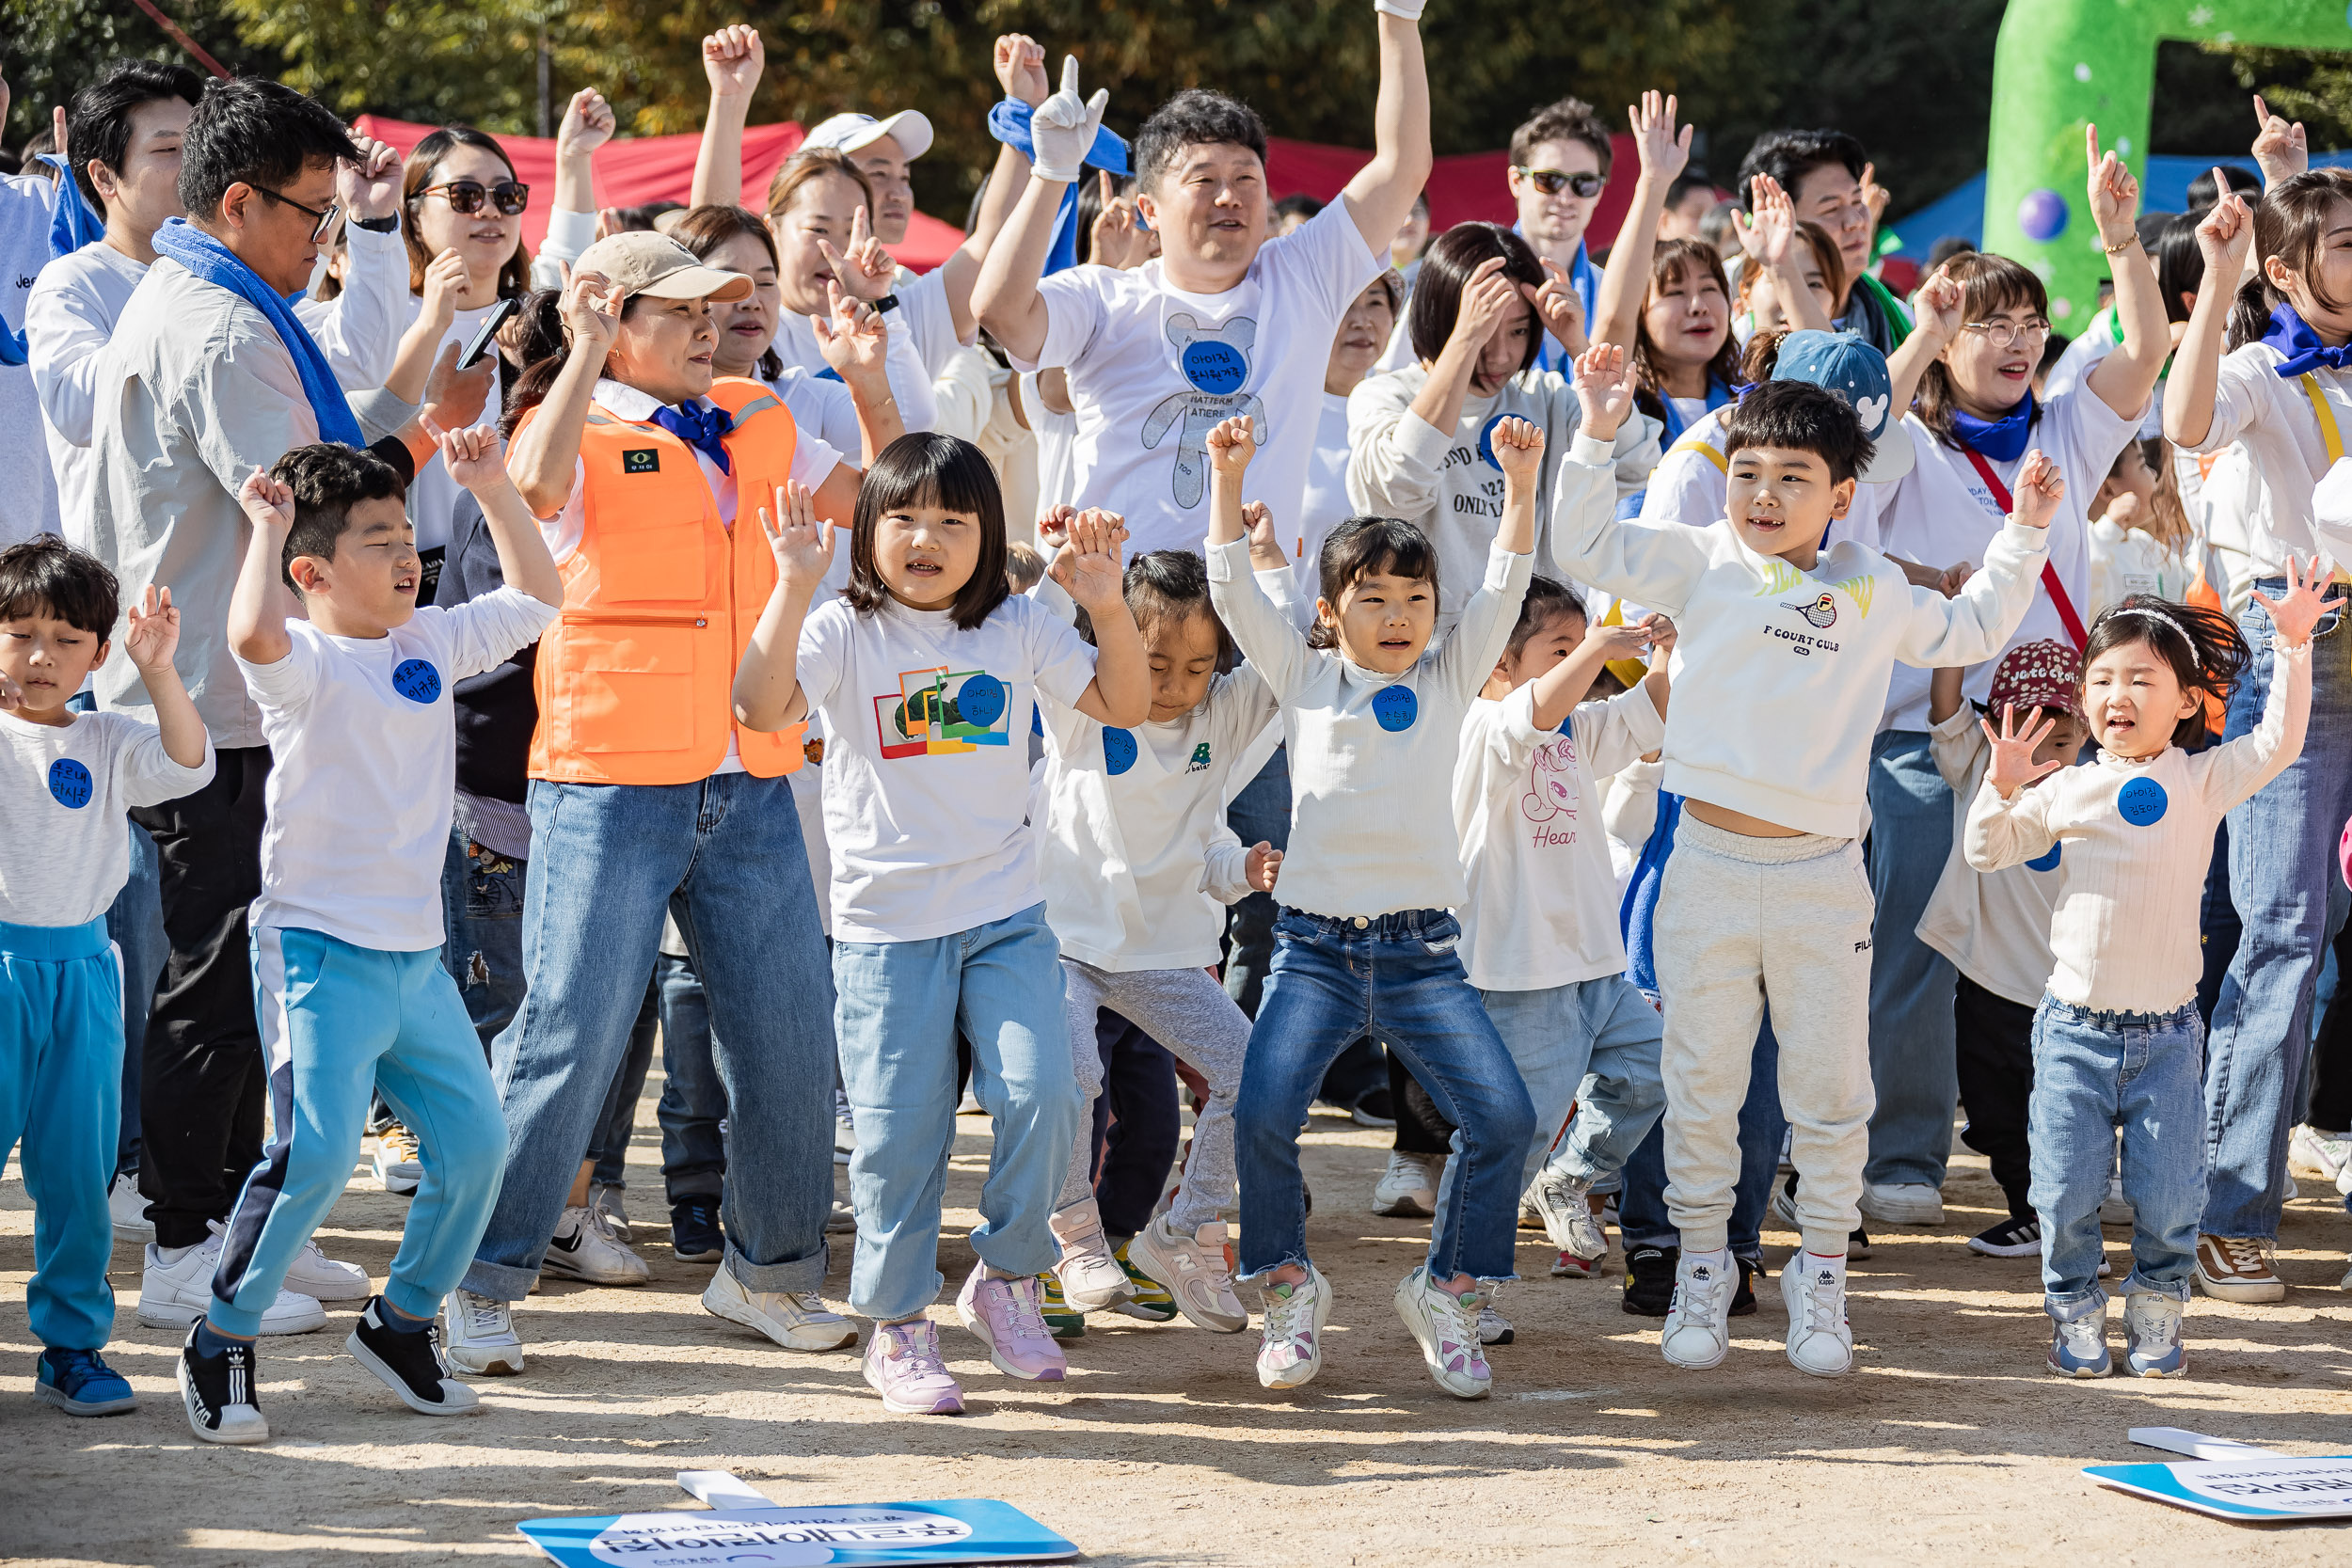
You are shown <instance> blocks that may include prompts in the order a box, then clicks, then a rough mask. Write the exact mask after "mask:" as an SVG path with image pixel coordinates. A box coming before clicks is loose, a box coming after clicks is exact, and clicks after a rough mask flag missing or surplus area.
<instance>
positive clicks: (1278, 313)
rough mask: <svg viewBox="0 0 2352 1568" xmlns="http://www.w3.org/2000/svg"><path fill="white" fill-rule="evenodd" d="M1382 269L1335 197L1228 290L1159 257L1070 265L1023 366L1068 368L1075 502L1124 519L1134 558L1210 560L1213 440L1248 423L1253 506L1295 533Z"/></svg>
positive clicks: (1044, 290) (1049, 285)
mask: <svg viewBox="0 0 2352 1568" xmlns="http://www.w3.org/2000/svg"><path fill="white" fill-rule="evenodd" d="M1381 266H1382V262H1381V261H1379V259H1378V258H1376V257H1375V256H1374V255H1373V253H1372V250H1371V247H1369V246H1368V245H1365V244H1364V237H1363V235H1361V234H1360V233H1359V232H1358V231H1357V229H1356V220H1355V219H1354V218H1352V217H1350V216H1349V215H1348V211H1347V203H1346V202H1344V201H1334V202H1332V203H1331V205H1329V206H1328V207H1326V208H1325V209H1324V210H1323V211H1322V212H1320V213H1318V214H1315V215H1314V216H1313V217H1311V218H1310V219H1308V220H1307V222H1306V223H1304V224H1302V225H1301V226H1300V227H1299V228H1298V229H1296V230H1293V231H1292V232H1291V233H1288V234H1285V235H1283V236H1281V237H1280V238H1279V239H1272V240H1268V241H1267V242H1266V243H1265V244H1264V245H1262V246H1261V247H1260V248H1259V250H1258V254H1257V256H1256V258H1255V259H1254V260H1252V261H1251V262H1250V263H1249V270H1248V273H1247V274H1246V275H1244V277H1243V278H1242V280H1241V282H1239V283H1237V284H1235V285H1234V286H1233V287H1232V288H1231V289H1228V290H1226V291H1225V292H1224V293H1218V294H1193V293H1183V292H1182V291H1180V290H1178V289H1176V288H1174V287H1173V286H1172V285H1170V284H1169V283H1168V280H1167V274H1166V270H1165V268H1166V263H1164V262H1162V261H1147V262H1145V263H1144V264H1143V265H1142V266H1140V267H1138V268H1136V269H1135V270H1133V271H1131V272H1130V271H1120V270H1117V269H1114V268H1110V267H1093V266H1087V267H1072V268H1070V269H1069V270H1068V271H1066V272H1058V273H1056V274H1055V275H1054V276H1053V277H1048V278H1046V279H1045V280H1044V281H1043V282H1042V283H1041V284H1039V285H1038V292H1039V294H1040V296H1041V297H1042V298H1043V300H1044V301H1045V308H1046V314H1047V321H1046V327H1045V345H1044V347H1043V349H1042V350H1041V351H1040V353H1039V355H1038V357H1037V359H1036V361H1035V363H1026V362H1020V361H1016V365H1017V366H1018V368H1019V369H1021V370H1025V371H1026V370H1037V369H1039V368H1041V367H1042V366H1047V365H1060V366H1063V367H1065V368H1067V369H1068V371H1069V372H1070V401H1071V404H1072V406H1073V407H1074V408H1075V409H1076V410H1077V418H1078V435H1077V445H1076V451H1075V454H1074V467H1075V473H1076V497H1075V504H1077V505H1079V506H1101V507H1107V508H1109V509H1110V510H1111V511H1113V512H1116V513H1118V514H1120V515H1121V516H1123V517H1124V518H1125V519H1126V520H1127V531H1128V535H1129V541H1128V549H1129V550H1130V551H1131V552H1133V553H1136V554H1140V553H1142V552H1143V551H1145V550H1168V549H1178V550H1198V549H1200V547H1201V545H1200V541H1201V540H1202V539H1203V538H1204V537H1205V536H1206V535H1207V533H1208V511H1207V507H1206V501H1207V499H1208V494H1209V460H1208V447H1207V444H1206V443H1207V437H1208V434H1209V432H1210V431H1211V430H1213V429H1215V428H1216V425H1217V423H1218V422H1219V421H1220V420H1228V419H1232V418H1233V417H1234V416H1236V415H1240V414H1247V415H1249V416H1250V417H1251V418H1252V419H1253V420H1255V421H1256V429H1257V437H1258V456H1257V458H1256V460H1255V461H1253V462H1252V463H1251V464H1250V465H1249V476H1248V481H1247V482H1246V484H1245V490H1246V499H1250V500H1262V501H1264V502H1265V503H1266V505H1268V506H1269V507H1271V508H1273V510H1274V517H1275V522H1276V525H1277V526H1278V527H1287V526H1289V525H1290V524H1291V523H1292V521H1293V520H1294V519H1295V518H1296V517H1297V516H1298V512H1299V502H1300V500H1301V499H1302V498H1303V497H1304V496H1305V495H1306V491H1307V470H1308V467H1309V465H1310V463H1311V459H1312V457H1313V455H1314V445H1313V439H1312V436H1313V429H1314V425H1315V423H1316V422H1318V421H1319V420H1320V417H1321V412H1320V405H1319V404H1318V403H1317V401H1316V400H1317V399H1318V398H1319V397H1320V396H1321V395H1322V391H1323V377H1324V372H1326V371H1327V369H1328V368H1329V366H1330V362H1331V340H1332V339H1333V338H1334V337H1335V336H1337V335H1338V332H1339V325H1340V318H1341V317H1342V316H1343V315H1345V314H1346V313H1347V308H1348V306H1350V305H1351V304H1353V303H1354V302H1355V299H1356V296H1357V295H1358V294H1359V293H1363V292H1364V289H1365V286H1366V285H1368V284H1370V283H1371V282H1372V280H1373V279H1374V278H1375V277H1379V276H1380V269H1381Z"/></svg>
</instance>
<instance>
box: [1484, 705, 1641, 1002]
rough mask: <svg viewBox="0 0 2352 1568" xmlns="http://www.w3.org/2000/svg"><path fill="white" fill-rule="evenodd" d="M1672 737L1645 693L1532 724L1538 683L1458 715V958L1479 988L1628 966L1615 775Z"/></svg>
mask: <svg viewBox="0 0 2352 1568" xmlns="http://www.w3.org/2000/svg"><path fill="white" fill-rule="evenodd" d="M1665 737H1666V721H1665V720H1664V719H1662V718H1661V717H1660V716H1659V712H1658V708H1657V705H1655V704H1653V703H1652V702H1651V701H1650V695H1649V692H1648V691H1647V690H1646V689H1643V688H1641V687H1636V688H1634V689H1632V690H1630V691H1628V692H1625V693H1623V694H1622V695H1619V696H1616V697H1612V698H1610V699H1609V700H1608V701H1607V702H1600V703H1582V704H1579V705H1578V706H1577V707H1576V709H1575V711H1574V712H1572V713H1570V714H1569V715H1568V720H1567V722H1565V723H1564V724H1562V725H1561V726H1560V727H1559V728H1558V729H1556V730H1545V729H1538V728H1537V727H1536V724H1535V683H1534V681H1529V682H1528V683H1527V684H1525V685H1524V686H1521V687H1519V688H1518V689H1517V690H1515V691H1513V692H1512V693H1511V694H1510V695H1509V696H1507V697H1504V698H1503V699H1502V700H1501V701H1500V702H1493V701H1488V700H1486V699H1485V698H1481V699H1480V700H1478V701H1477V702H1474V703H1472V704H1470V712H1469V713H1468V714H1467V715H1465V716H1464V718H1463V720H1462V756H1461V760H1460V761H1459V762H1457V763H1455V764H1454V831H1455V832H1456V833H1458V834H1459V835H1460V837H1461V841H1462V872H1463V875H1464V876H1465V877H1467V878H1468V879H1469V881H1470V898H1469V901H1468V902H1466V903H1464V904H1463V905H1462V909H1461V915H1462V961H1463V962H1464V964H1465V965H1466V966H1467V967H1468V968H1469V970H1470V984H1471V985H1473V986H1476V987H1478V988H1479V989H1480V990H1550V989H1552V988H1553V987H1555V986H1565V985H1571V984H1574V983H1575V982H1577V981H1580V980H1593V979H1598V978H1599V977H1600V976H1602V975H1604V974H1624V973H1625V942H1624V941H1623V940H1622V939H1621V938H1620V937H1619V936H1618V934H1617V879H1616V873H1615V869H1614V867H1613V865H1612V864H1611V863H1610V858H1609V835H1608V833H1607V832H1605V831H1604V829H1603V826H1602V822H1601V809H1602V805H1603V800H1602V794H1601V791H1600V789H1599V788H1598V786H1597V780H1600V779H1605V778H1607V777H1608V776H1609V775H1610V774H1612V773H1614V772H1616V771H1617V770H1618V769H1619V768H1624V767H1625V766H1627V765H1628V764H1629V763H1632V762H1635V761H1638V760H1639V759H1640V757H1641V755H1642V753H1643V752H1654V751H1656V750H1657V749H1658V748H1659V746H1660V745H1661V744H1662V743H1663V742H1664V740H1665Z"/></svg>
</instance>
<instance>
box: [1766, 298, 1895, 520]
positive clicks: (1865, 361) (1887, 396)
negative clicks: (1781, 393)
mask: <svg viewBox="0 0 2352 1568" xmlns="http://www.w3.org/2000/svg"><path fill="white" fill-rule="evenodd" d="M1772 379H1773V380H1774V381H1803V382H1806V383H1808V384H1810V385H1812V386H1815V387H1819V388H1821V389H1822V390H1823V391H1825V392H1833V393H1835V394H1836V396H1837V397H1838V398H1839V399H1841V400H1842V401H1843V402H1844V403H1845V404H1846V405H1847V406H1848V407H1850V408H1851V409H1852V410H1853V411H1854V414H1855V416H1856V417H1857V418H1858V419H1860V420H1861V421H1862V434H1863V435H1865V436H1868V437H1869V438H1870V440H1871V442H1872V443H1873V445H1874V446H1875V447H1876V449H1877V450H1876V451H1873V452H1872V454H1871V457H1870V464H1869V467H1866V468H1865V469H1863V470H1862V474H1861V479H1862V482H1863V483H1866V484H1891V483H1894V482H1895V481H1896V480H1899V479H1900V478H1902V477H1903V475H1905V474H1907V473H1909V472H1911V466H1912V464H1913V462H1914V461H1915V459H1916V456H1917V454H1916V453H1915V452H1914V451H1912V446H1911V433H1910V432H1909V431H1907V430H1905V429H1904V428H1903V423H1902V416H1903V411H1902V410H1901V409H1899V408H1898V407H1896V406H1895V388H1894V383H1893V382H1892V380H1890V379H1889V377H1888V376H1887V373H1886V356H1884V355H1883V354H1881V353H1880V352H1879V351H1878V350H1877V349H1875V348H1872V347H1871V346H1870V345H1869V343H1868V342H1867V341H1864V340H1863V339H1861V338H1859V337H1856V336H1855V335H1854V334H1853V333H1851V332H1816V331H1809V330H1808V331H1804V332H1791V333H1790V334H1788V337H1786V338H1784V339H1782V340H1781V343H1780V359H1779V362H1778V363H1777V364H1776V365H1775V366H1774V367H1773V370H1772Z"/></svg>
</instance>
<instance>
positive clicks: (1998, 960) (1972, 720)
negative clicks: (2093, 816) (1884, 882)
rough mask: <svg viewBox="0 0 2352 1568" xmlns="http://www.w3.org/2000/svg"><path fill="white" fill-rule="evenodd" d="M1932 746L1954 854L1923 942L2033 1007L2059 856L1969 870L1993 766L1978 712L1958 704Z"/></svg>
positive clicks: (2044, 974) (2055, 852) (1931, 735)
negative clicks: (1947, 794) (1948, 804)
mask: <svg viewBox="0 0 2352 1568" xmlns="http://www.w3.org/2000/svg"><path fill="white" fill-rule="evenodd" d="M1928 745H1929V747H1930V749H1931V751H1932V752H1934V754H1935V770H1936V771H1937V772H1939V773H1941V774H1943V775H1944V782H1945V783H1946V784H1949V785H1951V788H1952V852H1951V853H1950V855H1948V856H1947V857H1946V859H1945V862H1944V875H1943V876H1942V877H1941V878H1940V879H1937V881H1936V884H1935V892H1934V894H1933V895H1931V896H1930V897H1929V899H1928V907H1927V911H1926V912H1924V913H1923V914H1921V915H1920V916H1919V940H1920V941H1921V942H1926V943H1927V944H1928V945H1929V946H1930V947H1932V948H1934V949H1935V950H1936V951H1937V952H1938V953H1941V954H1943V955H1944V956H1945V957H1946V958H1949V959H1951V960H1952V967H1953V968H1955V969H1957V970H1959V971H1960V972H1961V973H1962V974H1965V975H1967V976H1968V978H1969V979H1971V980H1974V981H1975V982H1976V983H1977V984H1978V985H1980V986H1982V987H1983V988H1984V989H1985V990H1989V991H1991V992H1992V993H1993V994H1994V995H1995V996H1999V997H2005V998H2007V999H2008V1000H2010V1001H2011V1002H2014V1003H2016V1004H2017V1005H2018V1006H2022V1007H2031V1006H2037V1005H2039V1004H2040V1003H2041V1001H2042V992H2043V991H2045V990H2049V987H2050V965H2051V958H2050V912H2051V911H2052V910H2053V909H2054V908H2055V907H2056V906H2057V902H2058V881H2059V879H2058V863H2059V862H2060V860H2061V859H2062V852H2061V850H2060V849H2059V847H2057V846H2053V847H2051V849H2050V851H2049V853H2047V854H2046V855H2043V856H2042V857H2041V858H2040V859H2038V860H2034V861H2029V862H2026V863H2022V864H2018V865H2012V866H2010V867H2008V868H2007V869H2006V870H2001V871H1979V870H1978V869H1977V868H1976V867H1975V866H1973V865H1970V864H1969V863H1968V853H1967V850H1968V845H1967V837H1968V808H1969V807H1970V805H1972V804H1973V803H1974V802H1975V800H1976V799H1977V791H1978V789H1979V788H1980V787H1981V786H1982V785H1983V784H1984V774H1985V769H1986V768H1989V767H1990V766H1992V762H1993V748H1992V746H1991V745H1989V744H1988V743H1987V742H1986V740H1985V738H1984V731H1983V730H1982V729H1980V728H1979V727H1978V723H1977V705H1975V704H1974V703H1963V704H1961V705H1960V711H1959V712H1958V713H1955V714H1953V715H1952V716H1951V717H1950V718H1949V719H1947V720H1945V721H1944V722H1942V723H1941V724H1938V725H1936V726H1935V728H1933V729H1931V730H1930V731H1929V732H1928Z"/></svg>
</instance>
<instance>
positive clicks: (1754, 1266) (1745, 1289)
mask: <svg viewBox="0 0 2352 1568" xmlns="http://www.w3.org/2000/svg"><path fill="white" fill-rule="evenodd" d="M1732 1261H1733V1262H1735V1263H1737V1264H1739V1265H1740V1288H1739V1289H1738V1290H1736V1291H1732V1292H1731V1307H1730V1308H1729V1310H1727V1311H1726V1312H1725V1313H1724V1316H1725V1317H1727V1318H1753V1317H1755V1316H1756V1275H1759V1274H1762V1273H1763V1272H1764V1262H1763V1259H1759V1258H1734V1259H1732Z"/></svg>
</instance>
